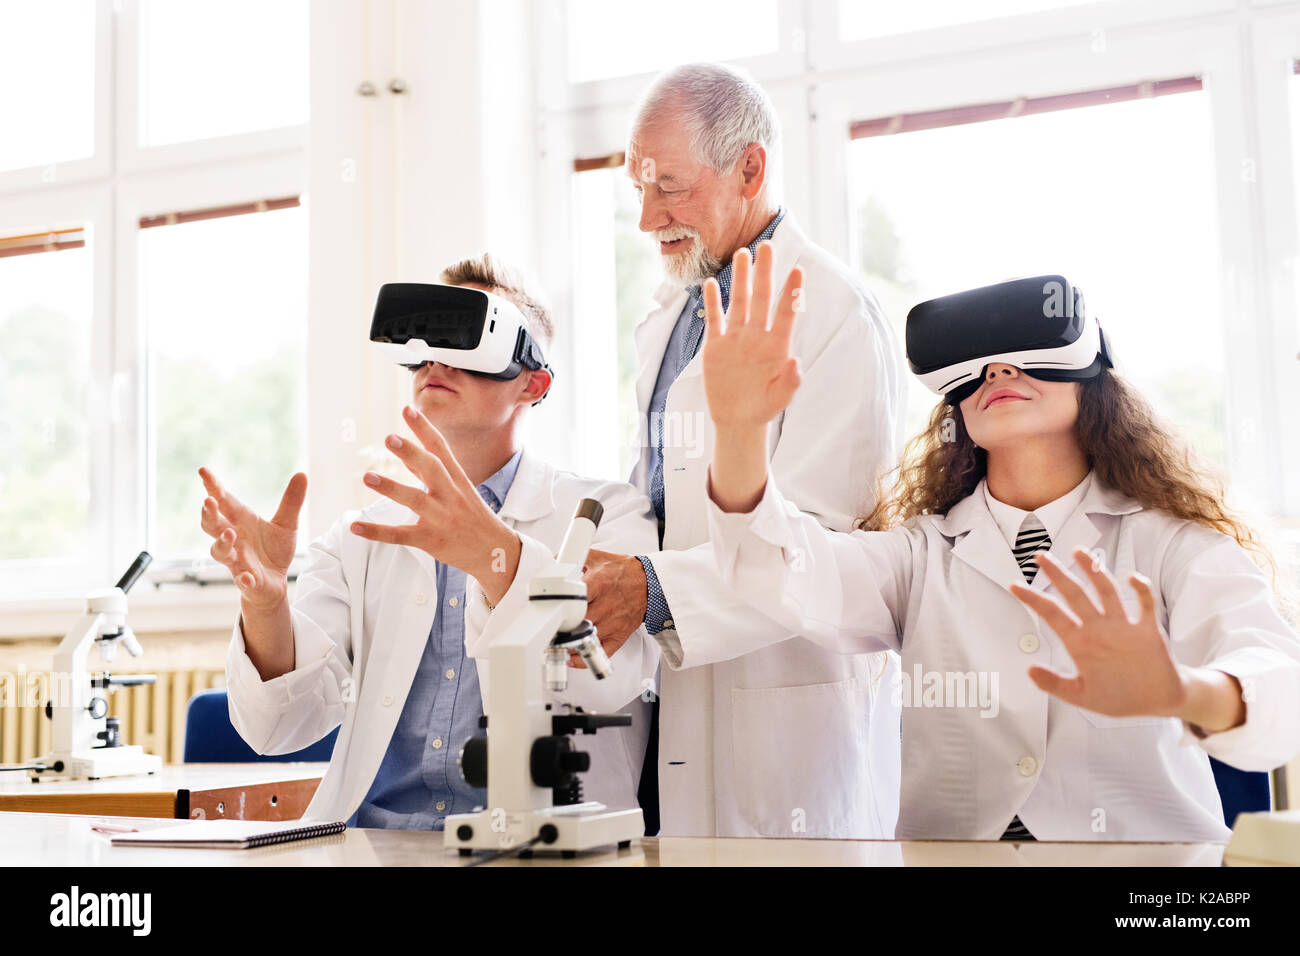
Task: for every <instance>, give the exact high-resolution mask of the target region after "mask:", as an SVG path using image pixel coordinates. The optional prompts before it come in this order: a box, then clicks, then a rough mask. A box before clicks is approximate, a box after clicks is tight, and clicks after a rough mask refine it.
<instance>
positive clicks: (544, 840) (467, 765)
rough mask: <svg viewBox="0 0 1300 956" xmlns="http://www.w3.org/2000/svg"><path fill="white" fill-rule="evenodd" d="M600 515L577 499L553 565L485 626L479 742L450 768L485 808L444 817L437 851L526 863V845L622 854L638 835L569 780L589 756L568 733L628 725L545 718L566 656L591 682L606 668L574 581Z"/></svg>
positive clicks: (613, 720) (577, 714) (629, 821)
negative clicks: (519, 606) (514, 607)
mask: <svg viewBox="0 0 1300 956" xmlns="http://www.w3.org/2000/svg"><path fill="white" fill-rule="evenodd" d="M602 514H603V508H602V507H601V504H600V502H598V501H596V500H595V499H593V498H584V499H583V500H582V501H581V502H579V504H578V508H577V512H576V514H575V515H574V516H573V520H572V521H571V522H570V524H569V527H568V530H567V531H566V532H565V536H564V542H563V544H561V546H560V553H559V555H558V556H557V558H556V561H557V565H556V566H555V567H554V569H553V570H552V571H551V572H550V573H547V574H544V575H539V576H538V577H535V578H533V580H532V581H530V582H529V587H528V603H527V605H525V607H524V608H523V610H522V611H520V612H519V613H518V614H516V615H514V616H513V617H507V616H505V615H502V614H501V612H500V610H498V611H497V612H495V613H494V614H493V615H492V619H491V621H490V622H489V624H488V630H487V632H486V634H485V637H487V638H488V644H489V648H490V649H489V651H488V661H489V663H490V665H491V673H492V680H491V683H490V684H489V686H488V700H487V701H486V710H487V715H488V716H486V717H483V718H482V721H481V725H482V726H483V727H485V728H486V729H487V736H486V737H474V738H471V739H470V740H469V741H468V742H467V743H466V744H465V747H464V749H463V750H462V751H461V754H460V761H459V762H460V767H461V773H462V774H463V775H464V777H465V780H466V782H467V783H469V784H470V785H471V786H475V787H483V786H486V787H487V791H488V807H487V808H485V809H481V810H478V811H477V812H474V813H458V814H453V815H452V816H449V817H448V818H447V823H446V835H445V840H446V846H447V847H448V848H452V847H454V848H456V849H458V850H459V851H460V854H461V855H462V856H469V855H471V854H472V853H473V852H474V851H475V850H497V851H503V850H504V851H509V850H515V849H517V850H518V851H519V853H520V855H521V856H531V855H532V853H533V848H534V847H536V848H538V849H543V850H558V851H559V852H560V853H561V855H562V856H564V857H573V856H576V855H577V853H578V851H579V850H586V849H590V848H592V847H598V846H605V845H608V844H617V846H618V848H619V849H626V848H627V847H629V846H631V843H632V840H633V839H634V838H636V837H640V836H643V835H644V834H645V823H644V822H643V820H642V818H641V811H640V809H632V810H609V809H607V808H606V807H605V805H604V804H601V803H594V802H593V803H584V802H582V784H581V781H580V780H579V779H578V774H579V773H582V772H583V771H586V770H588V769H589V768H590V764H591V757H590V755H589V754H587V753H585V752H583V751H581V750H575V749H574V748H573V746H572V744H571V742H570V740H569V735H570V734H573V733H575V732H577V731H581V732H583V733H585V734H590V733H595V732H596V731H597V730H598V729H600V728H602V727H620V726H624V727H625V726H629V725H630V724H631V723H632V718H631V717H630V716H629V715H627V714H588V713H583V712H582V711H581V710H573V711H572V712H569V713H554V712H553V708H552V704H551V703H550V702H549V700H548V692H552V691H553V692H559V691H562V690H564V689H565V687H566V686H567V681H568V661H569V656H570V654H573V653H576V654H579V655H581V657H582V659H583V661H584V663H586V665H587V667H588V668H590V669H591V672H592V675H593V676H594V677H595V678H596V679H597V680H604V679H605V678H606V677H608V676H609V674H610V672H611V670H612V665H611V664H610V662H609V658H608V657H606V655H605V651H604V649H603V648H602V647H601V646H600V641H599V640H597V638H596V629H595V627H593V626H592V623H591V622H590V621H588V620H586V613H587V585H586V583H585V582H584V581H583V580H582V567H583V564H584V563H585V562H586V559H587V551H588V549H589V548H590V547H591V542H592V539H593V537H594V536H595V534H596V528H597V526H598V525H599V524H600V519H601V516H602ZM498 635H499V636H498ZM489 719H490V723H489Z"/></svg>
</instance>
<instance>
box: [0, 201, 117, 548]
mask: <svg viewBox="0 0 1300 956" xmlns="http://www.w3.org/2000/svg"><path fill="white" fill-rule="evenodd" d="M93 241H94V240H93V239H92V240H90V242H93ZM87 243H88V240H87V238H86V230H84V229H83V228H81V227H65V228H62V229H58V230H52V231H51V232H50V233H48V234H46V235H29V236H13V237H10V238H8V239H0V289H3V290H4V292H3V295H2V296H0V342H3V343H4V347H3V349H0V527H3V528H4V529H5V533H4V535H2V536H0V562H4V561H13V560H16V559H22V560H27V561H31V560H35V561H49V560H51V559H65V560H66V559H77V560H80V558H81V556H82V555H83V554H84V553H85V552H86V551H87V550H89V549H90V548H91V547H92V545H94V544H98V543H102V542H100V541H98V540H96V539H97V529H95V528H93V527H92V515H91V507H90V495H89V493H88V489H89V488H90V486H91V475H92V468H91V442H90V429H89V424H88V421H87V415H86V410H87V406H88V401H89V400H90V398H91V365H90V356H91V352H92V345H93V343H92V341H91V337H92V332H93V330H92V325H91V315H92V297H91V286H92V282H93V260H92V257H91V250H90V249H89V248H88V245H87Z"/></svg>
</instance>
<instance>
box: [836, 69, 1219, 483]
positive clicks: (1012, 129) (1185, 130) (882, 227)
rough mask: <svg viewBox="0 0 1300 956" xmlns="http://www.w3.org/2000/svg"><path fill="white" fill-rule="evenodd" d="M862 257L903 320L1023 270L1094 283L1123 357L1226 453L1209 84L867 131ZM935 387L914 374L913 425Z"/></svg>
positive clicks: (858, 146) (860, 154)
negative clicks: (938, 300)
mask: <svg viewBox="0 0 1300 956" xmlns="http://www.w3.org/2000/svg"><path fill="white" fill-rule="evenodd" d="M848 148H849V168H850V178H851V185H852V190H853V196H854V198H853V200H852V212H853V217H854V219H853V223H854V231H855V233H856V240H857V243H856V244H857V250H858V251H857V255H858V258H859V265H860V268H861V269H862V271H863V273H864V275H865V276H866V278H867V281H868V284H869V285H870V286H871V288H872V289H873V290H874V291H875V292H876V294H877V295H878V296H880V297H881V299H882V301H883V302H884V303H885V305H886V307H887V311H888V313H889V314H890V316H891V318H892V319H893V320H894V321H895V322H896V323H898V327H899V331H900V334H901V331H902V323H903V320H904V317H905V316H906V314H907V311H908V309H909V308H911V306H912V305H914V304H915V303H917V302H919V301H922V300H924V299H928V298H931V297H933V296H937V295H943V294H946V293H949V292H955V291H958V290H961V289H968V288H974V287H977V286H982V285H988V284H991V283H994V282H1000V281H1002V280H1004V279H1009V278H1014V277H1018V276H1030V275H1038V274H1046V273H1060V274H1063V275H1065V276H1067V277H1068V278H1070V279H1071V280H1072V281H1074V282H1076V283H1077V284H1078V285H1079V286H1080V287H1081V288H1082V289H1083V290H1084V294H1085V296H1086V300H1087V303H1088V308H1089V310H1090V311H1091V312H1093V313H1094V314H1096V315H1097V316H1098V317H1099V318H1100V320H1101V322H1102V325H1103V327H1104V328H1105V329H1106V333H1107V335H1108V337H1109V338H1110V340H1111V343H1112V346H1113V348H1114V352H1115V356H1116V361H1117V364H1118V365H1119V366H1120V369H1121V371H1123V372H1124V373H1125V374H1126V375H1127V376H1128V377H1129V378H1130V379H1131V380H1132V381H1134V382H1135V383H1136V384H1137V385H1138V386H1139V387H1140V388H1141V389H1142V390H1143V392H1144V393H1145V394H1146V395H1147V396H1148V397H1149V398H1151V400H1152V401H1153V403H1154V404H1155V405H1156V408H1157V410H1159V411H1161V412H1162V413H1163V414H1165V415H1166V416H1167V417H1168V418H1170V419H1171V420H1172V421H1173V422H1174V424H1175V425H1176V426H1178V427H1179V428H1180V429H1181V430H1182V431H1183V433H1184V434H1185V435H1186V436H1187V437H1188V438H1189V439H1190V440H1191V441H1192V443H1193V444H1194V445H1195V446H1196V447H1197V448H1198V449H1199V450H1200V451H1201V453H1202V454H1204V455H1206V456H1207V457H1209V458H1210V459H1211V460H1213V461H1216V462H1218V463H1219V464H1221V465H1222V464H1223V463H1224V458H1225V455H1224V438H1223V435H1224V430H1223V421H1224V407H1223V402H1224V370H1223V351H1224V342H1225V316H1224V314H1223V311H1222V306H1221V298H1220V260H1219V256H1218V242H1217V236H1218V231H1217V229H1218V226H1217V222H1216V210H1215V201H1214V196H1215V181H1214V151H1213V143H1212V140H1211V135H1210V112H1209V103H1208V98H1207V94H1205V93H1203V92H1189V93H1179V94H1177V95H1171V96H1163V97H1158V98H1154V99H1144V100H1134V101H1130V102H1123V103H1113V104H1105V105H1100V106H1093V107H1086V108H1081V109H1071V110H1063V111H1060V112H1052V113H1043V114H1039V115H1032V116H1028V115H1027V116H1022V117H1017V118H1014V119H1001V120H994V121H990V122H983V123H972V124H968V125H962V126H950V127H946V128H941V129H933V130H924V131H920V132H912V133H903V134H898V135H893V136H876V137H869V138H865V139H860V140H857V141H855V142H853V143H852V144H851V145H850V146H849V147H848ZM934 403H935V397H934V395H932V394H931V393H930V392H928V391H926V390H925V389H923V388H922V387H921V386H920V385H919V384H917V383H916V382H915V380H912V391H911V393H910V399H909V414H908V432H909V434H915V433H916V432H917V431H918V430H919V429H920V427H921V425H922V423H923V422H924V420H925V417H926V416H927V414H928V412H929V410H930V409H931V408H932V407H933V406H934Z"/></svg>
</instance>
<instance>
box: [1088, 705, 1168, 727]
mask: <svg viewBox="0 0 1300 956" xmlns="http://www.w3.org/2000/svg"><path fill="white" fill-rule="evenodd" d="M1075 710H1077V711H1078V712H1079V713H1081V714H1083V717H1084V720H1086V721H1088V723H1090V724H1092V726H1094V727H1103V728H1117V729H1118V728H1124V727H1157V726H1159V725H1160V724H1163V723H1164V722H1165V721H1167V720H1172V719H1173V718H1172V717H1150V716H1138V717H1111V716H1108V715H1107V714H1098V713H1096V712H1095V711H1091V710H1084V709H1083V708H1082V707H1076V708H1075Z"/></svg>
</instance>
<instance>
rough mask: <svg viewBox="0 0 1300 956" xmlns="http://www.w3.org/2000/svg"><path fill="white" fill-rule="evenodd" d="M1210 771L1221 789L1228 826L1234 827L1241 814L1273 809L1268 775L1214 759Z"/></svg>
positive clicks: (1225, 821)
mask: <svg viewBox="0 0 1300 956" xmlns="http://www.w3.org/2000/svg"><path fill="white" fill-rule="evenodd" d="M1210 769H1211V770H1213V771H1214V784H1215V786H1217V787H1218V788H1219V799H1220V800H1221V801H1222V802H1223V822H1224V823H1226V824H1227V825H1228V826H1232V824H1233V823H1234V822H1235V821H1236V819H1237V814H1239V813H1251V812H1253V811H1257V810H1271V809H1272V807H1273V800H1272V796H1271V794H1270V791H1269V780H1268V774H1266V773H1264V772H1263V771H1250V770H1238V769H1237V768H1236V767H1229V766H1228V765H1227V764H1226V763H1219V761H1217V760H1215V759H1214V758H1213V757H1211V758H1210Z"/></svg>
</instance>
